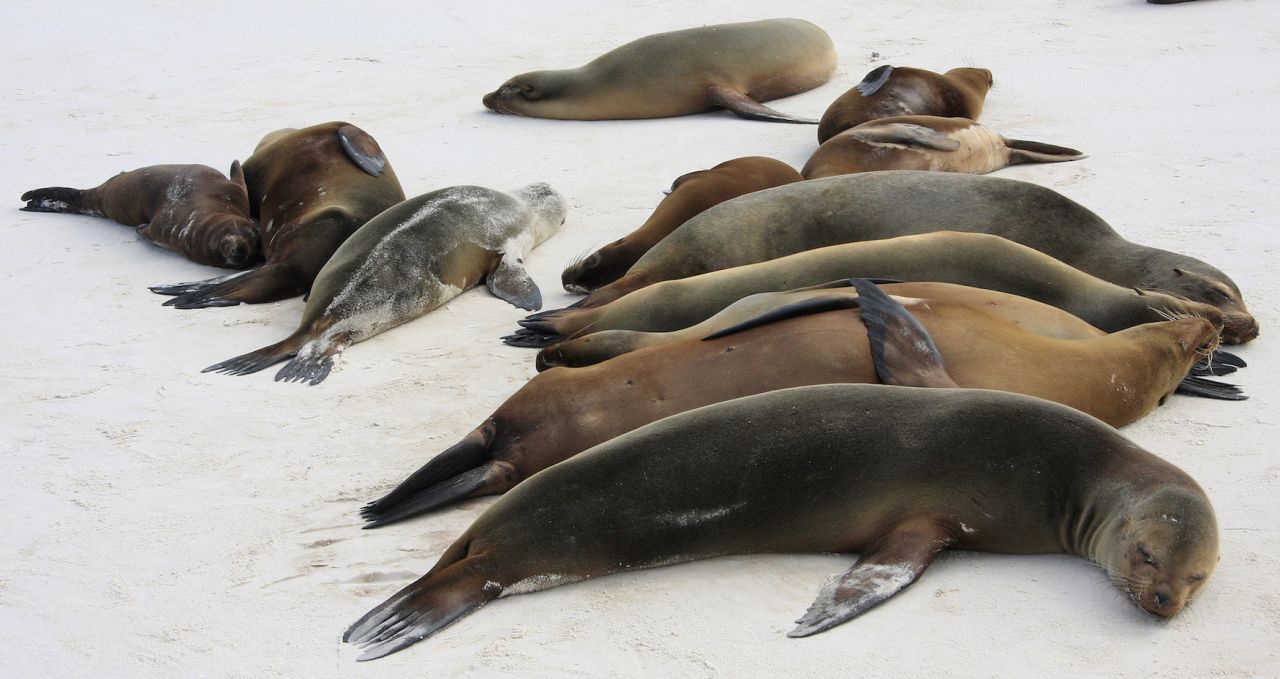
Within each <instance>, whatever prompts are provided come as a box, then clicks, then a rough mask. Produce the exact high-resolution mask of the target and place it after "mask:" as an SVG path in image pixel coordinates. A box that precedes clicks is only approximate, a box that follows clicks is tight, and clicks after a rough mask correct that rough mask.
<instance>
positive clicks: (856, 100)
mask: <svg viewBox="0 0 1280 679" xmlns="http://www.w3.org/2000/svg"><path fill="white" fill-rule="evenodd" d="M994 82H995V81H994V80H993V79H992V77H991V71H988V70H987V69H985V68H953V69H951V70H950V71H947V72H946V73H942V74H939V73H934V72H933V71H926V70H924V69H922V68H903V67H898V68H895V67H893V66H889V65H887V64H886V65H884V66H880V67H879V68H876V69H873V70H872V71H871V72H870V73H868V74H867V75H866V77H865V78H863V79H862V82H860V83H858V84H857V85H855V86H854V87H853V89H851V90H849V91H848V92H845V93H844V94H842V95H840V97H839V98H838V99H836V100H835V101H833V102H831V106H828V107H827V110H826V112H824V113H823V114H822V121H821V122H820V123H819V124H818V143H819V144H823V143H825V142H826V141H827V140H828V139H830V138H832V137H834V136H836V135H837V134H840V132H842V131H843V130H847V129H849V128H850V127H853V126H855V125H861V124H862V123H865V122H867V121H868V120H875V119H876V118H890V117H893V116H943V117H946V118H971V119H973V120H977V119H978V116H979V115H981V114H982V104H983V101H985V100H986V98H987V92H988V91H989V90H990V89H991V85H992V84H993V83H994Z"/></svg>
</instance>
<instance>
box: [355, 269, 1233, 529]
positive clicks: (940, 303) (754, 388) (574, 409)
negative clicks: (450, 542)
mask: <svg viewBox="0 0 1280 679" xmlns="http://www.w3.org/2000/svg"><path fill="white" fill-rule="evenodd" d="M853 285H854V286H855V289H856V290H857V293H858V294H857V296H856V297H854V296H852V295H848V294H843V292H841V291H826V290H820V291H816V292H818V293H822V294H823V295H825V296H826V297H827V298H830V297H833V296H835V297H838V298H839V300H840V301H842V302H844V304H843V307H837V308H845V309H848V308H849V307H854V308H853V310H845V311H832V312H829V313H817V314H816V315H809V316H805V317H802V318H790V319H781V318H779V317H776V316H775V317H774V320H770V319H764V322H765V327H754V326H744V327H743V329H738V328H730V329H727V330H725V331H726V332H728V333H730V334H729V336H722V334H721V335H711V336H708V337H707V340H706V341H697V338H695V339H694V341H686V342H678V343H674V344H668V345H663V346H654V347H652V348H647V349H641V350H638V351H635V352H632V353H626V354H623V355H620V356H618V357H616V358H614V359H612V360H609V361H605V362H603V363H599V364H597V365H591V366H588V367H582V368H553V369H551V370H547V371H546V372H542V373H539V374H538V376H537V377H535V378H533V379H532V380H530V381H529V382H528V383H527V384H526V385H525V386H524V387H522V388H521V389H520V390H519V391H517V392H516V393H515V394H514V395H512V397H511V398H509V399H507V401H506V402H505V403H503V404H502V405H501V406H499V408H498V409H497V410H496V411H495V412H494V413H493V414H492V415H491V416H490V417H489V418H488V419H486V420H485V421H484V422H483V423H481V425H480V426H479V427H477V428H476V429H475V430H473V431H472V432H471V433H469V434H467V436H465V437H464V438H463V439H462V441H460V442H459V443H458V444H456V445H454V446H453V447H451V448H449V449H448V450H446V451H444V452H443V453H441V454H439V455H437V456H436V457H435V458H434V459H432V460H431V461H430V462H428V463H427V464H426V465H425V466H424V467H422V469H420V470H419V471H418V472H416V473H414V474H413V475H412V476H410V477H409V478H408V479H407V480H406V481H404V482H403V483H401V484H400V485H399V486H398V487H397V488H396V489H395V490H393V491H392V492H391V493H389V494H388V495H387V496H386V497H384V498H382V499H380V500H377V501H375V502H373V503H370V504H369V505H368V506H367V507H366V508H365V509H364V510H363V512H362V513H363V515H364V517H365V518H366V519H368V520H369V521H370V524H369V525H370V527H372V526H377V525H382V524H385V523H390V522H391V521H394V520H397V519H399V518H404V517H406V516H410V515H412V514H415V513H419V512H422V511H426V510H429V509H433V508H436V507H440V506H443V505H445V504H449V503H451V502H455V501H457V500H461V499H463V498H467V497H475V496H480V495H492V494H495V493H502V492H505V491H507V490H509V489H510V488H512V487H513V486H514V485H516V484H518V483H520V482H521V481H522V480H523V479H526V478H528V477H529V476H531V475H533V474H534V473H537V472H539V471H540V470H542V469H545V468H546V467H549V466H551V465H553V464H556V463H558V462H560V461H562V460H565V459H568V458H569V457H571V456H573V455H575V454H577V453H579V452H581V451H583V450H586V449H587V448H590V447H591V446H594V445H596V444H598V443H602V442H604V441H607V440H609V439H610V438H612V437H614V436H619V435H621V434H623V433H625V432H628V431H630V430H632V429H635V428H637V427H640V426H642V425H644V424H647V423H649V422H654V421H656V420H658V419H661V418H663V417H668V416H670V415H674V414H676V413H680V412H684V411H686V410H689V409H692V408H697V407H700V406H704V405H708V404H710V403H718V402H720V401H726V400H729V399H732V398H738V397H740V396H746V395H748V394H757V393H762V392H765V391H771V390H774V389H784V388H787V387H795V386H803V385H807V384H828V383H834V382H884V383H886V384H909V385H913V386H957V385H958V386H965V387H980V388H991V389H1002V390H1007V391H1016V392H1020V393H1025V394H1030V395H1034V396H1040V397H1043V398H1049V399H1052V400H1055V401H1059V402H1061V403H1065V404H1068V405H1071V406H1073V407H1076V408H1079V409H1081V410H1084V411H1085V412H1088V413H1090V414H1092V415H1095V416H1097V417H1100V418H1102V419H1104V420H1105V421H1107V422H1109V423H1111V424H1114V425H1122V424H1127V423H1128V422H1131V421H1133V420H1134V419H1137V418H1138V417H1141V416H1142V415H1143V414H1145V413H1147V412H1149V411H1150V410H1151V409H1152V408H1154V407H1155V406H1156V405H1157V404H1158V403H1160V402H1162V401H1163V400H1164V398H1165V397H1167V396H1168V395H1169V394H1171V393H1173V392H1174V391H1175V390H1176V389H1178V388H1179V384H1180V382H1181V380H1182V379H1183V378H1184V377H1185V376H1186V375H1187V371H1188V370H1189V369H1190V367H1191V366H1192V364H1193V363H1194V362H1195V361H1196V360H1197V357H1198V356H1200V355H1205V354H1207V352H1208V351H1210V350H1211V349H1212V348H1213V346H1215V345H1216V344H1217V337H1218V335H1217V331H1216V330H1215V329H1214V328H1213V326H1212V325H1211V324H1210V323H1209V322H1208V321H1205V320H1204V319H1200V318H1187V319H1180V320H1177V321H1166V322H1161V323H1153V324H1148V325H1143V326H1139V327H1137V328H1131V329H1129V330H1125V331H1123V332H1120V333H1116V334H1114V335H1104V334H1101V333H1098V334H1090V333H1088V332H1080V333H1078V334H1080V336H1082V337H1086V339H1072V340H1062V339H1057V338H1053V337H1046V336H1043V335H1039V334H1037V333H1036V332H1034V331H1031V330H1028V329H1025V328H1022V327H1020V326H1019V325H1018V321H1020V320H1023V319H1022V318H1020V317H1019V316H1020V315H1019V314H1018V313H1017V309H1018V308H1024V309H1025V308H1027V306H1028V304H1018V303H1017V302H1016V301H1013V302H1010V301H1008V300H1007V299H1005V298H1001V297H1000V296H999V295H1000V293H990V292H987V291H976V290H974V291H972V293H973V294H972V295H970V296H969V298H968V299H965V295H963V294H959V295H957V294H956V293H955V292H954V291H953V290H947V289H946V288H948V287H950V288H957V287H959V286H946V285H945V284H930V285H924V284H913V287H912V286H908V287H905V288H898V287H896V286H886V291H889V290H893V291H895V292H896V291H898V290H902V291H904V292H918V293H924V294H925V295H931V296H925V297H919V298H915V297H906V298H897V297H889V296H888V295H887V294H885V292H882V291H881V290H880V289H878V288H877V287H876V286H875V285H873V284H871V283H868V282H866V281H862V280H856V281H853ZM948 294H949V295H950V297H951V299H948V298H947V296H948ZM748 300H750V298H748ZM748 300H743V303H747V304H748V311H747V313H746V315H748V316H752V315H754V311H758V310H759V308H758V307H757V308H756V309H754V310H751V308H750V305H749V301H748ZM904 304H905V305H906V307H907V308H909V309H910V312H908V310H907V309H906V308H903V305H904ZM1001 304H1008V306H1009V307H1011V308H1010V309H1009V310H1008V311H999V313H993V312H992V310H993V309H994V308H996V307H998V306H999V305H1001ZM1029 304H1031V305H1034V304H1035V303H1029ZM827 308H831V307H827ZM811 310H812V309H811ZM1035 313H1037V310H1036V309H1034V308H1033V309H1031V311H1030V313H1024V314H1021V316H1031V315H1034V314H1035ZM1002 314H1003V315H1002ZM1010 318H1012V319H1014V320H1010ZM738 320H740V319H739V318H728V319H727V320H725V322H723V323H719V324H717V325H716V326H714V328H708V329H725V327H726V326H727V325H732V324H735V323H736V322H737V321H738ZM756 322H757V323H759V322H760V321H758V320H757V321H756ZM1076 323H1080V321H1076ZM1095 332H1096V331H1095ZM864 338H866V339H864ZM1202 382H1206V383H1207V384H1205V385H1203V388H1204V390H1205V391H1209V390H1213V389H1216V390H1217V392H1219V393H1221V394H1222V395H1223V397H1229V396H1230V395H1231V393H1232V389H1233V387H1231V385H1224V384H1221V383H1217V382H1212V381H1210V380H1202ZM1205 395H1209V394H1205ZM564 413H573V414H574V416H573V417H565V416H564Z"/></svg>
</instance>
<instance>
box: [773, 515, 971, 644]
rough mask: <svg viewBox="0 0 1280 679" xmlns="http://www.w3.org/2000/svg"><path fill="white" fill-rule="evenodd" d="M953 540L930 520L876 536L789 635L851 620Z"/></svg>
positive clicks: (814, 631)
mask: <svg viewBox="0 0 1280 679" xmlns="http://www.w3.org/2000/svg"><path fill="white" fill-rule="evenodd" d="M952 542H954V538H952V537H951V535H950V533H949V532H948V531H947V530H945V529H944V528H942V527H941V526H935V525H932V524H927V525H917V526H900V527H898V528H896V529H894V530H893V531H892V532H890V533H888V534H887V535H885V536H884V537H881V538H880V539H879V540H877V541H876V544H875V545H874V546H873V547H872V548H871V549H870V550H868V551H867V552H865V553H864V554H863V555H862V557H861V558H860V559H858V562H857V563H855V564H854V565H853V568H850V569H849V571H848V572H846V573H845V574H844V575H842V576H840V577H839V578H836V579H834V580H832V581H831V582H829V583H827V584H826V585H825V586H824V587H823V588H822V591H820V592H819V593H818V598H817V599H816V600H815V601H814V602H813V604H812V605H810V606H809V610H807V611H805V614H804V617H802V618H800V619H799V620H797V621H796V623H797V625H796V628H795V629H793V630H791V631H790V632H788V633H787V636H789V637H793V638H794V637H807V636H809V635H811V634H817V633H818V632H822V631H825V630H828V629H831V628H832V627H835V626H836V625H839V624H840V623H842V622H845V621H847V620H851V619H853V618H855V617H857V616H859V615H861V614H862V613H864V612H866V611H867V610H868V609H870V608H872V607H873V606H875V605H876V604H879V603H880V602H882V601H884V600H886V599H888V598H889V597H891V596H893V595H894V594H897V593H898V592H901V591H902V590H904V589H906V588H907V587H909V586H910V585H911V583H913V582H915V581H916V578H918V577H920V574H921V573H923V572H924V570H925V569H926V568H928V567H929V564H931V563H933V559H934V557H936V556H937V555H938V553H939V552H941V551H942V550H944V549H946V548H947V547H949V546H950V545H951V543H952Z"/></svg>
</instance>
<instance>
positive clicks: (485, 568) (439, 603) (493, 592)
mask: <svg viewBox="0 0 1280 679" xmlns="http://www.w3.org/2000/svg"><path fill="white" fill-rule="evenodd" d="M469 540H470V538H469V537H468V536H467V535H465V534H464V535H463V536H462V537H461V538H459V539H458V542H455V543H454V546H452V547H450V548H449V550H448V551H447V552H445V555H444V556H442V557H441V558H440V562H439V563H437V564H436V566H435V568H432V569H431V572H429V573H427V574H426V575H424V576H422V578H420V579H418V580H417V581H416V582H414V583H413V584H411V585H409V586H408V587H405V588H404V589H402V590H400V591H399V592H396V593H395V594H394V595H392V596H391V598H389V599H387V600H386V601H384V602H383V603H381V604H379V605H378V606H377V607H375V608H374V609H373V610H371V611H369V612H368V613H366V614H365V615H364V616H363V617H362V618H360V619H359V620H357V621H356V622H355V624H353V625H352V626H351V627H349V628H347V631H346V633H344V634H343V635H342V640H343V641H344V642H346V643H350V644H355V645H357V646H359V647H361V649H363V650H364V654H363V655H361V656H360V657H359V658H356V660H360V661H364V660H374V659H376V658H381V657H383V656H385V655H389V654H391V653H395V652H396V651H399V650H401V649H404V648H405V647H408V646H411V645H413V644H415V643H417V642H419V641H422V640H423V639H425V638H427V637H429V636H431V635H432V634H435V633H436V632H438V631H440V629H442V628H443V627H445V626H446V625H448V624H449V623H451V622H453V621H455V620H457V619H458V618H461V617H462V616H464V615H466V614H468V613H470V612H472V611H474V610H475V609H477V608H480V607H481V606H483V605H485V604H486V603H488V602H490V601H492V600H494V599H496V598H498V595H500V594H502V586H501V585H499V584H498V583H497V582H496V581H495V580H496V579H497V578H498V577H499V576H498V575H497V573H496V572H495V571H496V569H495V568H494V567H493V566H491V565H489V564H488V563H487V561H486V560H485V558H484V557H482V556H475V557H468V556H466V555H465V552H466V549H467V547H466V542H467V541H469Z"/></svg>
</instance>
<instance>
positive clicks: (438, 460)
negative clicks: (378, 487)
mask: <svg viewBox="0 0 1280 679" xmlns="http://www.w3.org/2000/svg"><path fill="white" fill-rule="evenodd" d="M493 434H494V428H493V426H492V420H490V421H488V422H486V423H485V424H483V425H481V426H479V427H477V428H476V429H474V430H472V431H471V433H469V434H467V435H466V436H465V437H463V439H462V440H461V441H459V442H458V443H455V444H454V445H452V446H450V447H449V448H448V449H447V450H445V451H444V452H443V453H440V454H439V455H437V456H435V457H434V458H432V459H431V461H430V462H427V463H426V464H425V465H423V466H422V467H421V468H420V469H418V471H416V472H414V473H413V474H411V475H410V476H409V478H407V479H405V480H404V481H402V482H400V485H398V486H396V487H395V489H394V490H392V491H391V492H390V493H387V494H386V495H384V496H383V497H381V498H379V499H377V500H374V501H373V502H370V503H369V504H367V505H365V506H364V507H363V508H361V509H360V518H362V519H364V520H365V521H367V522H368V523H366V524H365V525H364V527H365V528H377V527H378V526H385V525H387V524H389V523H395V522H396V521H399V520H401V519H406V518H409V517H410V516H415V515H417V514H421V513H423V512H427V511H430V510H432V509H437V508H439V507H443V506H445V505H448V504H452V503H454V502H457V501H458V500H463V499H465V498H468V497H471V496H473V495H475V494H476V493H475V491H477V490H479V489H481V488H482V487H483V485H484V477H485V476H486V474H487V473H488V472H489V465H488V464H487V463H488V462H490V443H491V442H492V441H493Z"/></svg>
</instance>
